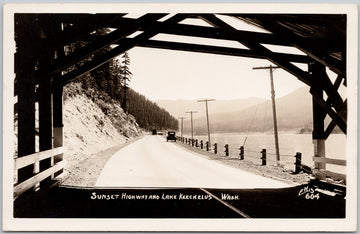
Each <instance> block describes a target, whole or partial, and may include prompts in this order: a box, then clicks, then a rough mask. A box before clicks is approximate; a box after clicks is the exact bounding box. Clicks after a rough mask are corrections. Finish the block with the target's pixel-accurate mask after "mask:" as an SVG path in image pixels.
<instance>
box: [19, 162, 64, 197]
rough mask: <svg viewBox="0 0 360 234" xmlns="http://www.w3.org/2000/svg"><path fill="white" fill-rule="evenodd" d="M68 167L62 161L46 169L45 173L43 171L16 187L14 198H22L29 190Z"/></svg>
mask: <svg viewBox="0 0 360 234" xmlns="http://www.w3.org/2000/svg"><path fill="white" fill-rule="evenodd" d="M65 165H66V161H61V162H59V163H57V164H55V165H54V166H53V167H50V168H48V169H46V170H45V171H42V172H40V173H38V174H36V175H34V176H33V177H31V178H29V179H27V180H25V181H23V182H22V183H19V184H17V185H15V186H14V198H15V197H18V196H20V195H21V194H22V193H24V192H25V191H27V190H29V189H30V188H31V187H33V186H35V185H36V184H38V183H39V182H41V181H43V180H44V179H46V178H47V177H49V176H51V175H52V174H54V173H56V172H57V171H59V170H61V169H63V168H64V167H65Z"/></svg>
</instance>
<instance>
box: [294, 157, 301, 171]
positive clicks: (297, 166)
mask: <svg viewBox="0 0 360 234" xmlns="http://www.w3.org/2000/svg"><path fill="white" fill-rule="evenodd" d="M300 171H301V153H299V152H296V155H295V174H298V173H300Z"/></svg>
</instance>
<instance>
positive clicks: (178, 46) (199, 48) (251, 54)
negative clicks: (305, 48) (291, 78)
mask: <svg viewBox="0 0 360 234" xmlns="http://www.w3.org/2000/svg"><path fill="white" fill-rule="evenodd" d="M127 40H129V41H131V40H132V39H127ZM136 46H140V47H150V48H160V49H171V50H181V51H191V52H200V53H212V54H221V55H230V56H241V57H248V58H263V59H264V58H266V57H265V56H264V55H263V54H259V53H257V52H255V51H252V50H247V49H239V48H230V47H221V46H210V45H197V44H188V43H180V42H167V41H157V40H148V41H141V42H138V43H136ZM274 54H276V56H278V57H279V58H280V57H281V58H282V59H286V60H289V61H290V62H296V63H308V62H309V60H308V57H307V56H303V55H295V54H284V53H274Z"/></svg>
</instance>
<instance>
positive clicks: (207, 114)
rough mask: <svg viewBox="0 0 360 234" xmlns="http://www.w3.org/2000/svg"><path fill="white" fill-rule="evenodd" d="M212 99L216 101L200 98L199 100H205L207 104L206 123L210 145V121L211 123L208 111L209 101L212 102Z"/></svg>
mask: <svg viewBox="0 0 360 234" xmlns="http://www.w3.org/2000/svg"><path fill="white" fill-rule="evenodd" d="M210 101H215V99H203V100H198V102H205V106H206V123H207V132H208V142H209V145H211V143H210V123H209V112H208V102H210Z"/></svg>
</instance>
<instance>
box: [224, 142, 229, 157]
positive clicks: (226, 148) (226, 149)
mask: <svg viewBox="0 0 360 234" xmlns="http://www.w3.org/2000/svg"><path fill="white" fill-rule="evenodd" d="M224 148H225V156H229V145H228V144H226V145H225V146H224Z"/></svg>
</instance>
